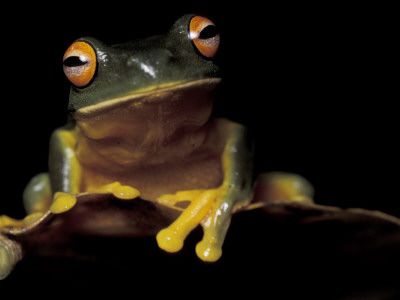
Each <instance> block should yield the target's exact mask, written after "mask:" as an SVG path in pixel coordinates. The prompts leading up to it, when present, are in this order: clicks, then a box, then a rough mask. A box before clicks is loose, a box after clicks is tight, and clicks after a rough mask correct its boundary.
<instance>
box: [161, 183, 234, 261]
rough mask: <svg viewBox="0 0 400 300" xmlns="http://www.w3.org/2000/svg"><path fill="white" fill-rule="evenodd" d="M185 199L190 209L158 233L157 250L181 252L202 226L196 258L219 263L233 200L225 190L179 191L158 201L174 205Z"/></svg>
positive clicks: (186, 209) (185, 210) (221, 188)
mask: <svg viewBox="0 0 400 300" xmlns="http://www.w3.org/2000/svg"><path fill="white" fill-rule="evenodd" d="M185 200H186V201H190V204H189V206H188V207H187V208H185V209H184V211H183V212H182V214H181V215H180V216H179V217H178V218H177V219H176V220H175V221H174V222H173V223H172V224H171V225H170V226H169V227H167V228H165V229H163V230H161V231H160V232H159V233H158V234H157V243H158V245H159V247H160V248H161V249H163V250H165V251H167V252H177V251H179V250H181V249H182V247H183V243H184V240H185V238H186V237H187V235H188V234H189V233H190V232H191V231H192V230H193V229H194V228H195V227H197V226H198V225H199V224H201V225H202V226H203V230H204V236H203V240H202V241H201V242H200V243H198V244H197V246H196V253H197V256H198V257H199V258H200V259H202V260H204V261H216V260H218V259H219V258H220V257H221V255H222V244H223V242H224V239H225V235H226V231H227V229H228V227H229V222H230V219H231V211H232V205H231V204H230V203H232V201H230V199H229V197H227V189H226V188H224V187H220V188H216V189H210V190H193V191H182V192H178V193H176V194H174V195H164V196H162V197H160V198H159V199H157V202H159V203H162V204H168V205H175V204H176V203H179V202H182V201H185Z"/></svg>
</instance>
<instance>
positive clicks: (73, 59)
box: [64, 56, 87, 68]
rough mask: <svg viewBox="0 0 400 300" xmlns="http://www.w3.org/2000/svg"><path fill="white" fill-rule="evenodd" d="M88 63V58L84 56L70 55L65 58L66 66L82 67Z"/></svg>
mask: <svg viewBox="0 0 400 300" xmlns="http://www.w3.org/2000/svg"><path fill="white" fill-rule="evenodd" d="M85 64H87V59H85V57H84V56H70V57H68V58H67V59H66V60H64V66H66V67H70V68H72V67H80V66H83V65H85Z"/></svg>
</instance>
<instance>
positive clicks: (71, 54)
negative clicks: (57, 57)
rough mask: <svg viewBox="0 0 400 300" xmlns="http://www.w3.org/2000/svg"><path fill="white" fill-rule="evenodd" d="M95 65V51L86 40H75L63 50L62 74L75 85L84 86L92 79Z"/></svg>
mask: <svg viewBox="0 0 400 300" xmlns="http://www.w3.org/2000/svg"><path fill="white" fill-rule="evenodd" d="M96 65H97V60H96V52H95V50H94V49H93V47H92V46H91V45H90V44H88V43H86V42H82V41H79V42H75V43H73V44H72V45H71V46H69V48H68V49H67V51H65V54H64V57H63V69H64V74H65V76H67V78H68V80H69V81H70V82H71V83H72V84H73V85H75V86H77V87H84V86H86V85H88V84H89V83H90V82H91V81H92V79H93V78H94V76H95V73H96Z"/></svg>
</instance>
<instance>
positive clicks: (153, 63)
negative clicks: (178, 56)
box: [127, 49, 173, 78]
mask: <svg viewBox="0 0 400 300" xmlns="http://www.w3.org/2000/svg"><path fill="white" fill-rule="evenodd" d="M172 56H173V55H172V53H171V52H170V51H169V50H167V49H158V50H154V51H151V52H147V53H139V54H135V55H133V56H130V57H129V58H128V60H127V66H128V67H130V68H135V69H138V70H140V71H141V72H142V73H144V74H146V75H147V76H150V77H152V78H156V77H157V75H158V74H157V73H158V70H160V66H166V65H168V63H169V62H170V60H171V59H172Z"/></svg>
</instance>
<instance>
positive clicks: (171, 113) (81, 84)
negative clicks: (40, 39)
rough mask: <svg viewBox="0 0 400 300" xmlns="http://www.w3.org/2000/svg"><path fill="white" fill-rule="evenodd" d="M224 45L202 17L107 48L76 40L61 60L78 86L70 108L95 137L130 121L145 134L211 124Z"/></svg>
mask: <svg viewBox="0 0 400 300" xmlns="http://www.w3.org/2000/svg"><path fill="white" fill-rule="evenodd" d="M219 40H220V37H219V34H218V32H217V31H216V27H215V25H214V23H213V22H212V21H210V20H209V19H207V18H205V17H201V16H197V15H194V16H193V15H185V16H183V17H182V18H180V19H179V20H178V21H176V23H175V24H174V25H173V26H172V28H171V29H170V30H169V32H167V34H165V35H160V36H153V37H150V38H146V39H143V40H136V41H131V42H127V43H123V44H118V45H111V46H108V45H105V44H103V43H102V42H100V41H98V40H96V39H93V38H81V39H78V40H77V41H75V42H74V43H73V44H72V45H71V46H70V47H69V48H68V49H67V51H66V53H65V55H64V58H63V67H64V73H65V75H66V76H67V78H68V79H69V80H70V81H71V83H72V84H73V86H72V88H71V92H70V99H69V105H68V107H69V110H70V111H71V113H72V115H73V116H74V118H75V119H76V121H77V122H78V125H81V126H80V127H81V128H83V129H87V132H86V133H87V135H88V136H89V137H91V138H95V139H96V138H103V137H105V136H108V135H110V134H111V133H110V131H113V132H115V130H120V129H121V127H126V126H125V125H126V122H125V121H129V122H130V123H131V122H132V120H134V121H135V122H136V123H137V124H136V125H137V126H136V127H135V128H140V127H143V126H146V128H142V129H143V130H147V131H149V130H151V129H152V128H151V127H152V126H151V125H150V124H153V125H154V126H153V127H155V124H157V125H158V126H156V127H160V126H163V127H164V129H165V126H167V125H168V124H169V125H170V124H172V123H174V124H175V126H174V127H175V129H176V128H177V127H179V125H178V123H181V124H182V122H186V123H192V124H193V123H196V122H197V123H202V122H206V120H207V119H208V118H209V116H210V114H211V110H212V101H211V100H212V90H213V89H214V88H215V86H216V85H217V84H218V83H219V81H220V71H219V68H218V67H217V66H216V64H215V63H214V61H213V58H214V57H215V55H216V53H217V50H218V47H219ZM124 120H125V121H124ZM95 121H96V124H94V123H93V122H95ZM105 121H107V122H108V123H107V128H102V126H101V124H102V123H104V122H105ZM113 124H115V126H114V127H118V129H117V128H114V127H113ZM117 125H118V126H117ZM90 126H91V127H93V126H95V127H96V131H94V130H89V127H90Z"/></svg>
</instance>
